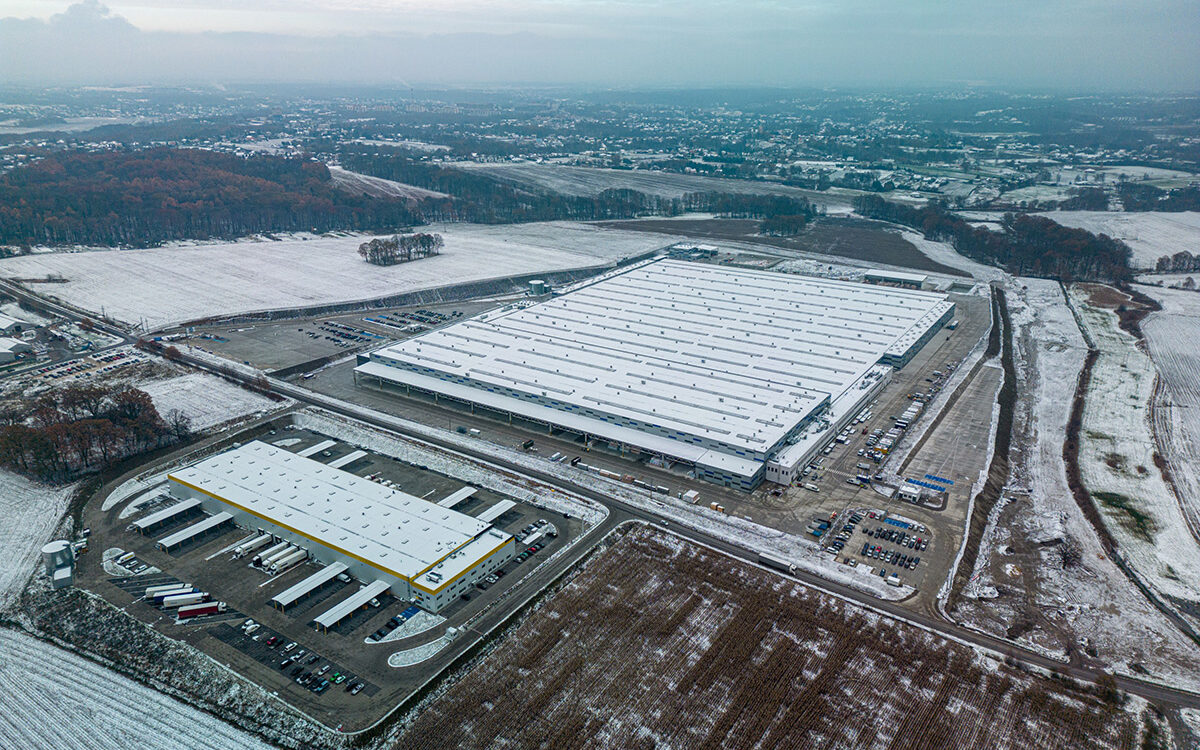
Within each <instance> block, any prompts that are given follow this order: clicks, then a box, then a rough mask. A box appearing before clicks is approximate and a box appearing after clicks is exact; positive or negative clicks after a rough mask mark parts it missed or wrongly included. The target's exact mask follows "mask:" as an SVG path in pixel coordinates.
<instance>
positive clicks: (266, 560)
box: [262, 544, 295, 570]
mask: <svg viewBox="0 0 1200 750" xmlns="http://www.w3.org/2000/svg"><path fill="white" fill-rule="evenodd" d="M293 550H295V547H294V546H292V545H290V544H289V545H288V546H286V547H283V548H282V550H280V551H278V552H275V553H272V554H264V556H263V563H262V565H263V568H265V569H268V570H270V568H271V563H274V562H275V560H280V559H283V558H284V557H287V556H289V554H292V551H293Z"/></svg>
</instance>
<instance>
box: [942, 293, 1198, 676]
mask: <svg viewBox="0 0 1200 750" xmlns="http://www.w3.org/2000/svg"><path fill="white" fill-rule="evenodd" d="M1017 282H1018V286H1017V287H1016V288H1010V290H1009V295H1008V300H1009V308H1010V314H1011V317H1012V320H1013V324H1014V327H1015V328H1016V331H1017V333H1016V335H1015V336H1014V345H1015V346H1016V352H1015V355H1016V356H1015V359H1016V362H1017V380H1018V386H1017V394H1018V400H1017V409H1016V424H1015V426H1014V440H1013V452H1012V475H1011V478H1010V483H1009V487H1008V492H1007V495H1008V496H1009V497H1011V498H1012V499H1011V500H1010V501H1009V502H1008V503H1007V504H1006V506H1005V509H1004V510H1002V511H1001V512H999V513H997V514H996V516H995V518H993V519H992V521H993V522H992V523H991V524H989V526H988V529H987V531H986V532H985V537H984V541H983V543H982V544H981V547H983V548H986V550H987V552H986V553H981V555H980V559H979V561H978V564H977V567H976V570H975V571H974V575H975V576H977V584H978V585H979V586H981V587H988V586H990V587H992V588H995V589H997V590H998V591H999V590H1003V591H1004V595H1003V596H1001V597H1000V598H997V599H988V600H985V601H980V602H971V601H966V602H964V603H963V604H961V605H960V606H958V607H957V608H956V609H955V611H954V615H955V618H956V619H960V620H963V621H965V622H966V623H967V624H970V625H973V626H975V627H978V628H980V629H982V630H985V631H988V632H992V633H994V634H996V635H1001V636H1003V635H1005V634H1006V630H1007V629H1008V628H1009V627H1011V626H1012V625H1013V624H1014V623H1016V622H1018V621H1020V620H1021V619H1022V618H1024V617H1031V618H1032V621H1033V623H1034V626H1033V627H1032V629H1030V630H1029V631H1028V632H1026V633H1023V634H1022V635H1020V636H1019V637H1018V638H1017V640H1019V641H1020V642H1021V643H1023V644H1024V645H1027V646H1031V647H1033V648H1036V649H1038V650H1041V651H1043V652H1045V653H1048V654H1053V655H1056V656H1060V657H1061V655H1062V654H1063V653H1064V651H1065V650H1066V648H1067V647H1068V646H1075V647H1080V644H1084V643H1086V644H1089V645H1090V647H1091V648H1094V649H1095V650H1096V653H1097V655H1098V657H1097V658H1099V659H1100V660H1101V661H1102V662H1103V663H1106V664H1108V665H1109V666H1110V667H1111V668H1113V669H1116V670H1118V671H1120V672H1122V673H1125V674H1134V675H1136V674H1137V670H1135V669H1134V668H1133V667H1132V665H1133V664H1137V665H1139V666H1140V668H1143V669H1145V670H1147V671H1148V672H1149V673H1150V674H1149V677H1150V678H1151V679H1157V680H1160V681H1163V682H1166V683H1168V684H1174V685H1185V686H1190V687H1191V688H1192V689H1196V688H1200V655H1198V654H1197V652H1196V649H1195V646H1194V644H1192V643H1191V641H1189V640H1188V639H1187V638H1186V637H1185V636H1184V635H1183V634H1181V633H1180V632H1179V631H1178V630H1177V629H1176V628H1175V626H1174V625H1173V624H1172V623H1170V622H1169V621H1168V620H1167V619H1166V618H1165V617H1164V616H1163V615H1162V614H1161V613H1159V612H1158V610H1156V609H1154V607H1153V606H1152V605H1151V604H1150V603H1149V602H1148V601H1147V600H1146V598H1145V597H1144V596H1143V595H1142V594H1141V593H1140V592H1139V591H1137V590H1136V589H1135V588H1134V587H1133V585H1132V584H1131V583H1129V582H1128V580H1127V579H1126V578H1125V576H1124V574H1123V573H1121V571H1120V570H1119V569H1118V568H1117V567H1116V565H1115V564H1114V563H1113V562H1112V561H1111V560H1109V559H1108V558H1107V556H1106V555H1105V554H1104V550H1103V548H1102V547H1101V545H1100V542H1099V539H1098V538H1097V537H1096V534H1095V532H1094V531H1093V530H1092V528H1091V525H1090V524H1089V523H1088V521H1087V519H1086V518H1084V516H1083V514H1082V512H1081V511H1080V510H1079V507H1078V506H1077V505H1076V503H1075V500H1074V498H1073V497H1072V495H1071V492H1070V489H1069V488H1068V486H1067V477H1066V470H1065V465H1064V463H1063V459H1062V448H1063V440H1064V439H1065V435H1066V425H1067V419H1068V417H1069V414H1070V408H1071V401H1072V397H1073V395H1074V391H1075V384H1076V380H1077V378H1078V375H1079V371H1080V369H1081V368H1082V367H1083V360H1084V356H1085V354H1086V351H1087V347H1086V344H1085V343H1084V341H1083V337H1082V336H1081V334H1080V333H1079V328H1078V326H1077V325H1076V324H1075V319H1074V317H1073V316H1072V314H1071V311H1070V308H1068V306H1067V304H1066V301H1065V299H1064V298H1063V295H1062V292H1061V291H1060V288H1059V286H1058V284H1057V283H1054V282H1051V281H1046V280H1039V279H1026V278H1021V279H1018V280H1017ZM1020 287H1024V289H1021V288H1020ZM1064 546H1072V547H1075V548H1077V549H1078V552H1079V561H1078V562H1077V563H1075V564H1073V565H1070V566H1064V565H1063V562H1062V550H1063V548H1064ZM1014 548H1017V549H1020V550H1022V551H1021V552H1017V551H1016V550H1014ZM1141 676H1142V677H1146V676H1147V675H1144V674H1143V675H1141Z"/></svg>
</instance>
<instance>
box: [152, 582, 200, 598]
mask: <svg viewBox="0 0 1200 750" xmlns="http://www.w3.org/2000/svg"><path fill="white" fill-rule="evenodd" d="M191 590H192V584H190V583H163V584H160V585H158V586H151V587H150V588H148V589H146V593H145V594H144V595H143V598H145V599H153V598H154V597H156V596H158V595H159V594H161V593H163V592H166V591H174V592H179V591H191Z"/></svg>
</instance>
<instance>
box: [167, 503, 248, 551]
mask: <svg viewBox="0 0 1200 750" xmlns="http://www.w3.org/2000/svg"><path fill="white" fill-rule="evenodd" d="M232 520H233V515H232V514H230V513H226V512H225V511H221V512H220V513H218V514H216V515H215V516H209V517H208V518H206V519H204V520H203V521H201V522H200V523H194V524H192V525H191V526H188V527H187V528H186V529H180V530H179V531H176V532H175V533H174V534H171V535H170V536H166V537H163V538H162V539H159V540H158V542H157V543H156V546H158V547H160V548H162V549H165V550H168V549H171V548H172V547H177V546H179V545H180V544H183V543H184V542H186V541H187V540H189V539H191V538H193V537H197V536H200V535H201V534H203V533H204V532H206V531H208V530H209V529H215V528H217V527H218V526H220V525H221V524H223V523H226V522H228V521H232Z"/></svg>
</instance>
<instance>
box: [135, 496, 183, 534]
mask: <svg viewBox="0 0 1200 750" xmlns="http://www.w3.org/2000/svg"><path fill="white" fill-rule="evenodd" d="M199 510H200V501H199V500H197V499H195V498H189V499H187V500H184V501H182V502H179V503H175V504H174V505H172V506H171V507H169V508H163V509H162V510H158V511H155V512H153V513H151V514H150V515H148V516H146V517H145V518H139V519H138V520H136V521H134V522H133V523H132V524H130V526H132V527H133V529H134V530H135V531H137V532H138V533H140V534H145V533H146V532H147V531H151V530H153V529H156V528H158V527H159V526H162V525H163V524H165V523H168V522H170V521H172V520H174V519H176V518H178V517H179V516H181V515H183V514H184V513H192V512H198V511H199Z"/></svg>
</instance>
